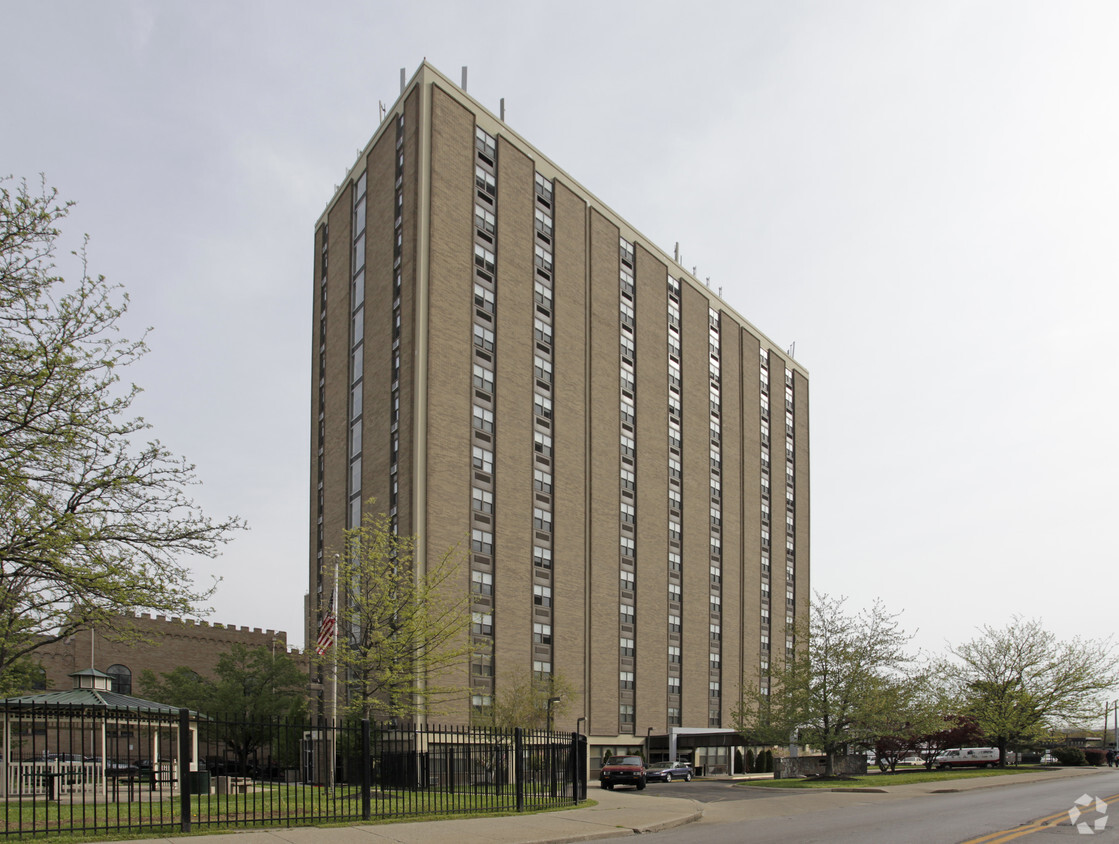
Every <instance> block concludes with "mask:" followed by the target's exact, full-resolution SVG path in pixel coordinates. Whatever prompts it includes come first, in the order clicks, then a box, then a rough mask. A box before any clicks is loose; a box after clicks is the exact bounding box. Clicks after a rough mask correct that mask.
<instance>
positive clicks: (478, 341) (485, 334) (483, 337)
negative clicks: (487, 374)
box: [474, 325, 493, 352]
mask: <svg viewBox="0 0 1119 844" xmlns="http://www.w3.org/2000/svg"><path fill="white" fill-rule="evenodd" d="M474 345H475V346H477V347H478V348H479V349H484V350H485V351H487V352H492V351H493V332H492V331H490V330H489V329H488V328H483V327H482V326H480V325H475V326H474Z"/></svg>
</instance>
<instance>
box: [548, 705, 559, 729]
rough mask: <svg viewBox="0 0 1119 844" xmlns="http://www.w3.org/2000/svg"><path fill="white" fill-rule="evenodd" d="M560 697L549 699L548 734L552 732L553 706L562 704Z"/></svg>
mask: <svg viewBox="0 0 1119 844" xmlns="http://www.w3.org/2000/svg"><path fill="white" fill-rule="evenodd" d="M560 700H561V699H560V698H558V697H550V698H548V732H549V733H550V732H551V731H552V706H553V705H555V704H557V703H559V702H560Z"/></svg>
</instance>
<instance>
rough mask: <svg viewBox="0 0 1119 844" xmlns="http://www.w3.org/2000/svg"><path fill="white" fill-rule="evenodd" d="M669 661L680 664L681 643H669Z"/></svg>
mask: <svg viewBox="0 0 1119 844" xmlns="http://www.w3.org/2000/svg"><path fill="white" fill-rule="evenodd" d="M668 661H669V662H670V663H675V664H677V665H679V664H680V646H679V645H669V646H668Z"/></svg>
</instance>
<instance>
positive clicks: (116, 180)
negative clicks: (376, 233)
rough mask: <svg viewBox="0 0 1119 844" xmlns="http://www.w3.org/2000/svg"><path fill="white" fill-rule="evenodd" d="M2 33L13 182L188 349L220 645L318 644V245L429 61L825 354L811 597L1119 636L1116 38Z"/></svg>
mask: <svg viewBox="0 0 1119 844" xmlns="http://www.w3.org/2000/svg"><path fill="white" fill-rule="evenodd" d="M0 32H2V33H3V44H4V46H3V49H2V50H0V80H2V85H3V90H4V97H3V103H4V105H3V110H2V112H0V114H2V117H0V124H2V126H0V173H4V174H7V173H11V174H15V175H16V176H28V177H34V176H35V174H37V173H40V172H43V173H45V174H46V176H47V179H48V181H49V182H50V183H52V184H54V185H57V186H58V187H59V188H60V189H61V191H62V192H63V194H64V195H65V196H66V197H67V198H70V199H75V200H78V202H79V204H78V206H77V207H76V208H75V210H74V212H73V214H72V217H71V221H70V223H69V231H70V232H71V233H72V234H74V235H75V236H77V235H79V234H80V233H82V232H88V233H89V234H90V235H91V237H92V243H91V247H90V259H91V265H92V268H93V270H95V271H97V272H101V273H104V274H106V275H108V276H109V277H110V278H111V279H112V280H114V281H117V282H119V283H121V284H123V285H124V286H125V287H126V288H127V289H128V291H129V292H130V294H131V297H132V309H131V312H130V315H129V320H128V322H129V327H130V330H132V331H133V333H138V332H139V331H140V330H141V329H142V328H143V327H144V326H148V325H150V326H152V327H153V329H154V330H153V332H152V334H151V337H150V345H151V349H152V351H151V353H150V354H149V356H148V357H147V358H146V359H145V360H144V361H143V362H142V364H140V365H138V366H136V367H135V368H134V371H133V372H132V373H131V374H132V377H133V379H134V380H135V381H136V382H137V383H138V384H140V385H141V386H142V387H144V388H145V393H144V395H143V397H142V398H141V400H140V402H139V409H140V412H141V413H142V414H143V415H144V416H145V417H146V418H147V419H148V420H149V421H150V422H151V423H152V424H153V425H154V428H155V433H156V435H158V436H159V437H160V439H161V440H163V442H164V443H165V444H167V445H168V446H169V447H170V448H171V449H172V450H174V451H176V452H179V453H181V454H184V455H186V456H187V457H188V458H189V459H191V460H192V461H194V462H195V463H196V464H197V466H198V472H199V474H200V476H201V478H202V479H203V481H204V486H203V487H202V488H201V489H199V490H198V496H197V497H198V499H199V501H200V502H201V503H202V504H203V505H204V506H205V507H206V508H207V509H208V510H209V511H210V512H212V513H213V514H215V515H227V514H232V513H238V514H240V515H242V516H243V517H245V518H246V519H247V520H248V522H249V523H250V525H251V528H252V529H251V531H249V532H246V533H243V534H241V535H239V536H237V537H236V539H235V541H234V542H233V543H232V544H230V545H229V546H228V547H227V549H226V551H225V553H224V555H223V556H222V557H221V558H220V559H219V560H216V561H209V560H202V561H199V562H198V564H197V570H198V572H199V575H200V576H201V577H209V576H211V575H220V576H221V577H222V578H223V581H222V583H221V585H220V587H219V590H218V592H217V595H216V598H215V600H214V608H215V613H214V615H213V616H212V618H213V620H215V621H219V622H236V623H239V624H247V625H251V626H255V627H270V628H277V629H285V630H287V631H288V632H289V634H290V637H291V640H292V641H293V642H295V643H301V642H302V638H303V632H302V621H301V618H302V604H303V593H304V591H305V588H306V565H307V532H308V528H307V520H308V516H307V512H308V502H307V477H308V468H307V467H308V449H309V446H308V442H309V435H308V425H309V410H308V399H309V395H310V386H309V378H310V375H309V372H310V357H311V355H310V348H311V342H310V336H311V335H310V332H311V318H310V308H311V303H312V286H311V278H312V275H311V259H312V236H313V226H314V222H315V220H316V218H317V217H318V215H319V213H320V212H321V211H322V209H323V208H324V206H325V203H326V202H327V200H328V199H329V198H330V196H331V195H332V193H333V190H334V185H335V184H336V183H338V182H339V181H341V179H342V177H343V175H344V173H345V170H346V168H347V167H348V165H349V164H350V163H352V162H353V160H354V157H355V154H356V151H357V150H358V149H359V148H360V147H362V146H363V145H364V144H365V142H366V141H367V140H368V138H369V137H370V136H371V135H372V133H373V131H374V130H375V128H376V125H377V122H378V111H377V105H378V101H384V102H385V103H386V104H391V103H392V101H393V100H394V99H395V98H396V96H397V94H398V91H399V72H400V68H402V67H403V68H407V73H408V75H409V76H411V74H412V73H413V71H414V70H415V69H416V67H417V66H418V64H419V63H420V61H421V60H422V59H423V58H424V57H427V59H428V60H429V61H431V62H432V63H433V64H434V65H435V66H436V67H439V68H440V69H441V70H443V72H444V73H446V74H447V75H448V76H450V77H451V78H452V79H456V80H457V79H458V78H459V73H460V68H461V67H462V66H463V65H468V66H469V68H470V72H469V90H470V93H471V94H472V95H474V96H475V97H477V98H478V99H480V100H481V101H482V102H483V104H485V105H487V106H488V107H490V108H491V109H492V110H494V111H496V110H497V106H498V100H499V98H501V97H504V98H505V101H506V108H507V115H506V116H507V121H508V123H509V125H510V126H511V127H512V128H513V129H515V130H516V131H517V132H519V133H520V134H521V135H522V136H523V137H525V138H526V139H527V140H529V141H530V142H531V143H533V144H534V145H535V146H537V147H538V148H539V149H540V150H542V151H543V152H544V153H545V154H547V155H548V156H549V157H551V158H552V159H553V160H554V161H555V162H556V163H557V164H559V165H560V166H561V167H563V168H564V169H565V170H567V171H568V172H569V173H570V174H571V175H572V176H574V177H575V178H576V179H578V180H579V181H580V182H581V183H582V184H584V185H585V186H586V187H587V188H589V189H590V190H591V191H593V192H594V193H595V194H596V195H598V196H599V197H600V198H602V199H603V201H605V202H606V203H607V204H609V205H610V206H612V207H613V208H614V209H615V210H616V211H617V212H618V213H619V214H621V215H622V216H623V217H625V218H626V219H628V220H629V221H630V222H632V223H633V224H634V225H635V226H636V227H637V228H638V229H639V230H641V231H642V232H644V233H645V234H646V235H647V236H648V237H650V238H651V239H652V240H653V241H654V242H656V243H658V244H659V245H660V246H661V247H662V248H663V249H665V250H666V251H669V252H671V250H672V248H673V244H674V243H676V242H677V241H678V242H679V243H680V246H681V250H682V253H683V259H682V260H683V263H684V264H685V265H687V266H692V265H695V266H696V268H697V270H696V271H697V274H698V275H699V276H700V277H701V278H707V277H710V279H711V284H712V286H713V287H721V288H722V291H723V297H724V298H725V299H726V301H727V302H728V303H729V304H731V305H732V306H733V307H734V308H735V309H736V310H738V311H739V312H740V313H742V314H743V315H745V316H746V317H747V318H748V319H750V320H751V321H752V322H754V324H756V325H757V326H758V327H759V328H761V329H762V330H763V331H764V332H766V334H768V335H769V336H770V337H771V338H772V339H773V340H774V341H775V342H776V343H778V344H779V345H781V346H782V347H783V348H787V347H788V346H790V345H791V344H792V343H793V342H795V343H796V357H797V359H798V360H799V361H800V362H801V363H803V364H804V365H805V366H806V367H807V368H808V369H809V371H810V373H811V389H812V423H811V424H812V440H811V446H812V528H813V530H812V562H813V573H812V581H813V586H814V587H815V588H817V589H819V590H822V591H826V592H829V593H833V594H845V595H848V596H849V598H850V605H851V606H852V607H859V606H863V605H866V604H869V603H870V602H871V601H872V600H873V599H874V598H875V597H881V598H882V599H883V600H884V601H885V603H886V605H887V606H888V607H889V608H892V609H894V610H904V615H903V623H904V625H905V626H906V627H908V628H909V629H911V630H919V633H918V636H917V643H918V644H920V645H921V646H923V647H925V648H927V649H930V650H934V651H936V650H941V649H943V647H944V644H945V642H946V641H952V642H958V641H960V640H961V639H964V638H967V637H969V636H970V635H971V634H972V633H973V631H974V628H975V626H976V625H978V624H981V623H991V624H995V625H1001V624H1002V623H1004V622H1006V621H1007V620H1009V619H1010V617H1011V615H1012V614H1014V613H1019V614H1023V615H1026V616H1038V617H1041V618H1043V619H1044V620H1045V621H1046V622H1047V624H1048V625H1049V626H1050V628H1051V629H1053V630H1054V631H1055V632H1056V633H1058V634H1059V635H1060V636H1061V637H1065V638H1067V637H1072V636H1074V635H1087V636H1104V635H1108V634H1110V632H1111V630H1112V629H1113V628H1114V621H1113V619H1114V618H1115V617H1117V616H1119V588H1117V587H1119V577H1117V574H1116V554H1115V551H1114V542H1113V541H1111V540H1109V539H1108V536H1110V535H1111V534H1112V533H1113V532H1114V529H1115V521H1116V520H1115V516H1114V513H1115V510H1116V504H1117V501H1116V492H1115V486H1114V482H1113V476H1114V475H1116V473H1117V470H1119V465H1117V464H1119V448H1117V446H1116V437H1115V436H1114V435H1113V433H1110V432H1113V429H1114V419H1115V416H1116V410H1117V408H1116V404H1117V401H1119V400H1117V397H1116V375H1115V370H1114V367H1113V365H1112V364H1113V359H1114V356H1115V336H1116V334H1115V331H1114V329H1113V328H1112V321H1113V319H1114V314H1115V312H1116V310H1117V306H1119V293H1117V285H1116V283H1115V276H1116V254H1115V253H1116V244H1117V240H1116V233H1117V232H1119V152H1117V151H1119V107H1117V106H1119V102H1117V100H1119V93H1117V92H1119V85H1117V83H1119V50H1116V48H1115V45H1116V44H1117V43H1119V5H1117V4H1115V3H1111V2H1099V3H1089V2H1062V3H1056V2H1047V3H1040V2H1028V0H1026V1H1025V2H1024V1H1023V0H1015V1H1014V2H986V3H984V2H978V3H977V2H941V1H940V0H938V2H935V3H934V2H926V3H914V2H845V1H844V0H828V1H827V2H824V0H821V2H766V3H762V2H734V3H730V2H724V3H706V2H695V3H685V4H681V3H677V2H665V0H644V1H643V2H640V3H637V2H634V3H623V2H608V0H598V2H583V1H582V0H578V2H571V0H568V2H564V3H562V4H561V3H543V2H485V0H476V2H470V3H466V2H458V3H451V2H422V3H420V2H416V3H375V2H364V3H356V2H330V0H319V2H316V3H314V4H311V3H302V2H299V3H296V2H286V3H285V2H236V0H233V1H232V2H224V1H223V2H208V1H207V0H191V2H172V1H170V0H169V1H168V2H144V1H143V0H135V2H86V3H79V2H32V0H26V2H15V1H14V0H0ZM64 269H68V270H69V271H71V272H72V271H73V269H74V268H73V265H72V264H71V265H70V266H68V267H67V266H65V265H64ZM1109 420H1111V421H1109ZM1109 604H1110V605H1111V609H1110V610H1109V609H1108V608H1107V607H1108V605H1109Z"/></svg>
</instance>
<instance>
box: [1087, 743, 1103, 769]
mask: <svg viewBox="0 0 1119 844" xmlns="http://www.w3.org/2000/svg"><path fill="white" fill-rule="evenodd" d="M1084 759H1085V760H1086V761H1087V763H1088V764H1089V765H1106V764H1107V751H1106V750H1101V749H1100V748H1098V747H1086V748H1084Z"/></svg>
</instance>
